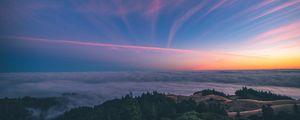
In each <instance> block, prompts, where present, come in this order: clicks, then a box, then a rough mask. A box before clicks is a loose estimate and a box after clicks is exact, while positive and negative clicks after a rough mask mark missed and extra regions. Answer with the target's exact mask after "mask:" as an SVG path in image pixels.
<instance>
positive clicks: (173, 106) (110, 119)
mask: <svg viewBox="0 0 300 120" xmlns="http://www.w3.org/2000/svg"><path fill="white" fill-rule="evenodd" d="M191 111H195V112H197V113H203V114H204V112H205V113H214V114H218V115H219V116H222V117H221V118H224V119H223V120H227V119H229V118H228V117H227V114H226V111H225V107H224V106H223V104H221V103H219V102H217V101H210V102H208V103H200V104H197V103H196V102H194V101H192V100H185V101H182V102H180V103H176V102H175V101H174V100H173V99H171V98H169V97H167V96H166V95H164V94H161V93H158V92H153V93H145V94H142V95H141V96H138V97H133V96H131V95H126V96H125V97H123V98H121V99H114V100H110V101H107V102H104V103H103V104H101V105H97V106H95V107H79V108H75V109H72V110H71V111H68V112H66V113H65V114H63V115H61V116H59V117H58V118H57V120H175V119H179V120H183V118H185V117H187V118H189V117H188V116H187V115H189V114H188V113H187V112H191ZM199 115H200V116H201V114H199ZM190 117H192V116H190ZM194 117H195V116H194ZM197 119H200V118H197ZM219 120H222V119H219Z"/></svg>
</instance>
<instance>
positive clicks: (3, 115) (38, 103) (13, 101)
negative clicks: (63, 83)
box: [0, 97, 62, 120]
mask: <svg viewBox="0 0 300 120" xmlns="http://www.w3.org/2000/svg"><path fill="white" fill-rule="evenodd" d="M58 104H62V101H58V99H57V98H54V97H48V98H33V97H23V98H3V99H0V120H35V119H42V118H43V117H44V116H43V113H42V112H44V111H47V109H49V108H51V107H53V106H55V105H58ZM36 110H38V111H39V112H41V113H40V114H39V116H33V114H34V113H33V112H35V111H36Z"/></svg>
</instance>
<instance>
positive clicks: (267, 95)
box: [235, 87, 292, 100]
mask: <svg viewBox="0 0 300 120" xmlns="http://www.w3.org/2000/svg"><path fill="white" fill-rule="evenodd" d="M235 95H237V96H239V97H240V98H242V99H255V100H284V99H287V100H291V99H292V98H290V97H288V96H283V95H278V94H274V93H271V92H270V91H257V90H254V89H252V88H247V87H243V88H242V89H241V90H237V91H236V92H235Z"/></svg>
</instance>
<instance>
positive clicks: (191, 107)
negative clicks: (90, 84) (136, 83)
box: [0, 87, 299, 120]
mask: <svg viewBox="0 0 300 120" xmlns="http://www.w3.org/2000/svg"><path fill="white" fill-rule="evenodd" d="M198 93H201V94H202V95H212V94H213V95H219V96H224V97H226V96H227V95H226V94H225V93H222V92H219V91H215V90H209V89H206V90H203V91H200V92H198ZM195 94H197V92H196V93H195ZM236 95H237V96H239V97H241V98H248V99H258V100H278V99H291V98H290V97H286V96H281V95H276V94H273V93H271V92H263V91H256V90H253V89H251V88H250V89H248V88H246V87H244V88H242V89H241V90H237V91H236ZM62 100H63V99H59V98H54V97H49V98H32V97H24V98H3V99H0V120H43V119H45V115H46V114H47V113H43V112H45V111H47V110H49V109H50V108H52V107H53V106H57V105H62V104H64V101H62ZM227 108H228V106H227V105H225V103H224V102H222V101H217V100H213V99H210V100H207V101H203V102H197V103H196V102H195V101H194V100H192V99H188V100H183V101H181V102H175V100H174V99H172V98H170V97H168V96H166V95H165V94H161V93H158V92H153V93H149V92H148V93H144V94H142V95H141V96H136V97H135V96H132V95H131V94H129V95H126V96H124V97H122V98H120V99H113V100H108V101H106V102H104V103H102V104H100V105H96V106H93V107H78V108H73V109H71V110H69V111H67V112H65V113H63V114H62V115H60V116H58V117H57V118H53V119H55V120H231V119H233V118H229V117H228V116H227V111H226V109H227ZM35 110H39V113H38V114H36V113H35V112H36V111H35ZM293 110H294V111H295V112H293V113H287V112H279V113H276V114H275V113H274V111H273V109H272V107H271V106H268V105H264V106H263V107H262V112H263V116H250V117H241V116H240V115H237V117H236V118H234V119H237V120H297V119H299V115H298V114H299V108H298V106H297V105H294V107H293Z"/></svg>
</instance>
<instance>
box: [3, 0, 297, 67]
mask: <svg viewBox="0 0 300 120" xmlns="http://www.w3.org/2000/svg"><path fill="white" fill-rule="evenodd" d="M0 58H1V59H0V72H60V71H138V70H151V71H152V70H176V71H177V70H179V71H181V70H182V71H186V70H188V71H190V70H243V69H300V62H299V61H300V0H76V1H74V0H64V1H62V0H1V1H0Z"/></svg>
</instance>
